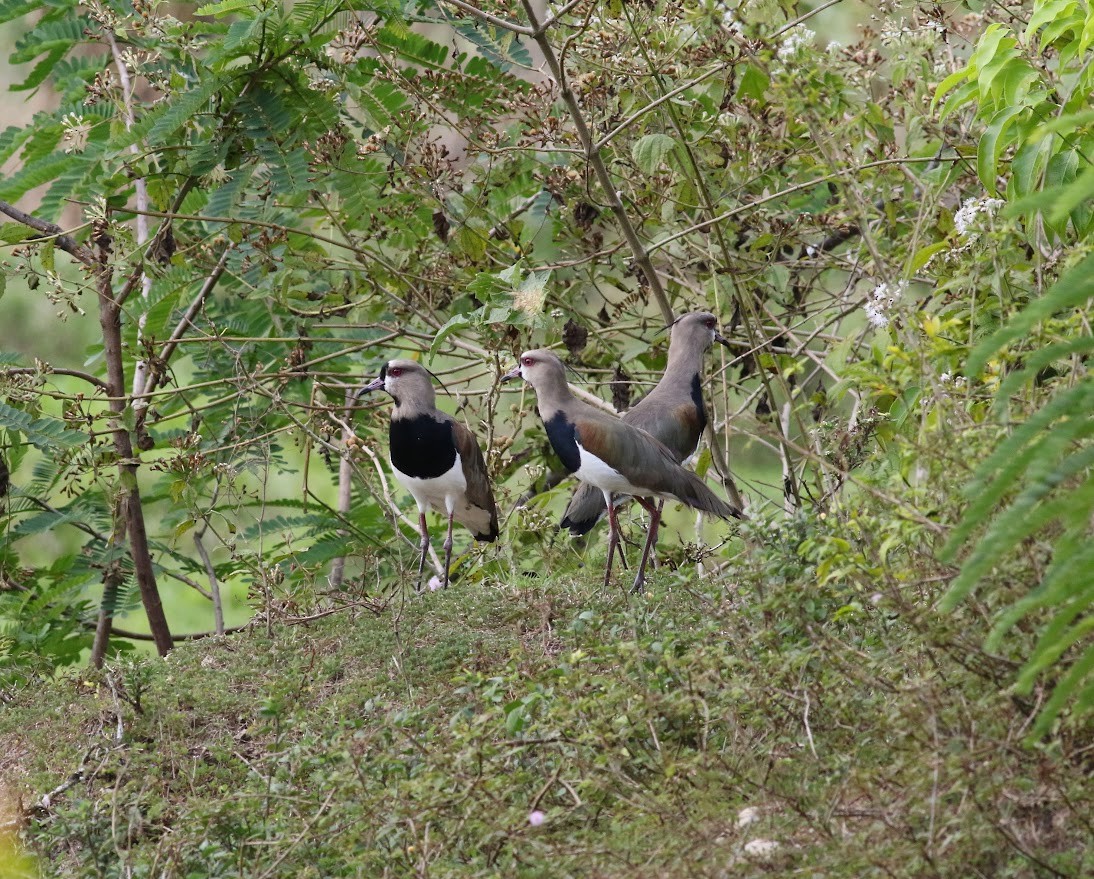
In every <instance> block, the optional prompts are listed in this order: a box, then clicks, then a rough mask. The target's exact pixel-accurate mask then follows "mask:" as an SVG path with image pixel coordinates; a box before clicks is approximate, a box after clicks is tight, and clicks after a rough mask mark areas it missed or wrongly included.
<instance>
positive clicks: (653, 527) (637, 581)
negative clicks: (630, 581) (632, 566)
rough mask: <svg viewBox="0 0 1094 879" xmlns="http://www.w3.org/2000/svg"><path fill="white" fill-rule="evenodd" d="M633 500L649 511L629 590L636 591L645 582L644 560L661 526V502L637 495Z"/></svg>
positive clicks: (646, 558) (648, 555) (648, 554)
mask: <svg viewBox="0 0 1094 879" xmlns="http://www.w3.org/2000/svg"><path fill="white" fill-rule="evenodd" d="M635 500H636V501H638V503H640V504H641V505H642V506H643V507H645V508H646V509H647V510H648V511H649V514H650V533H649V535H648V536H647V537H646V545H645V547H644V548H643V549H642V561H640V562H639V563H638V576H636V577H635V578H634V585H633V586H632V587H631V592H637V591H638V590H639V589H641V588H642V584H643V583H645V582H646V561H647V560H648V559H649V557H650V550H651V549H653V544H654V543H655V542H656V541H657V532H658V530H659V529H660V527H661V508H662V506H663V504H655V503H654V502H653V501H651V500H650V499H649V498H644V497H639V498H635Z"/></svg>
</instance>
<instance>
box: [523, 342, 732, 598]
mask: <svg viewBox="0 0 1094 879" xmlns="http://www.w3.org/2000/svg"><path fill="white" fill-rule="evenodd" d="M517 377H521V378H523V379H524V380H525V381H526V382H528V383H529V384H530V385H531V386H532V387H533V388H534V389H535V392H536V397H537V399H538V401H539V415H540V418H542V419H543V426H544V427H545V428H546V429H547V438H548V439H549V440H550V442H551V445H552V446H553V447H554V450H555V453H556V454H557V455H558V457H559V459H560V460H561V461H562V466H563V467H565V468H566V470H567V471H568V472H570V473H573V474H574V475H575V476H576V477H577V478H578V479H580V480H581V481H582V482H588V483H589V484H590V485H594V486H596V487H597V488H598V489H600V492H601V494H602V495H603V497H604V506H605V507H606V508H607V510H608V528H609V539H608V561H607V564H606V565H605V569H604V586H605V587H607V586H608V584H609V583H610V582H611V574H612V559H613V556H614V555H615V551H616V549H617V548H618V546H619V523H618V521H617V520H616V515H615V504H614V503H613V502H612V495H614V494H627V495H631V496H633V497H634V498H635V499H637V501H638V502H639V503H640V504H641V505H642V506H643V507H645V508H646V510H647V511H649V514H650V534H651V536H652V535H653V533H654V529H655V528H656V527H657V526H658V524H659V522H660V518H661V513H660V511H659V510H658V508H657V504H655V503H653V502H652V501H651V500H650V498H666V499H669V498H671V499H675V500H678V501H680V502H681V503H684V504H687V505H688V506H689V507H694V508H695V509H697V510H702V511H703V512H706V513H713V514H714V515H716V516H720V517H721V518H723V519H728V518H729V517H730V516H740V515H741V514H740V511H739V510H737V509H736V508H735V507H732V506H730V505H729V504H727V503H726V502H725V501H723V500H722V499H721V498H719V497H718V496H717V495H716V494H715V493H714V492H712V491H711V490H710V489H709V488H707V486H706V484H705V483H704V482H703V480H701V479H700V478H699V477H698V476H696V475H695V474H694V473H692V472H691V471H690V470H685V469H684V468H683V467H681V466H680V464H679V463H677V460H676V456H675V455H674V454H673V452H672V450H671V449H669V448H668V447H666V446H665V445H664V443H662V442H661V441H660V440H658V439H656V438H655V437H653V436H652V435H651V434H649V433H647V432H646V431H644V430H642V429H641V428H639V427H634V426H633V425H630V424H627V423H626V422H625V421H623V420H622V419H621V418H617V417H616V416H614V415H610V414H608V413H607V412H603V411H601V410H599V409H597V408H596V407H594V406H592V405H590V404H589V403H586V402H584V401H583V400H579V399H577V397H575V396H574V395H573V394H572V393H571V391H570V388H569V386H568V385H567V384H566V373H565V369H564V367H563V365H562V361H561V360H559V359H558V357H556V356H555V355H554V354H552V353H551V352H550V351H546V350H543V349H540V350H537V351H525V352H524V353H523V354H521V355H520V363H518V364H517V365H516V366H515V367H514V368H513V369H511V370H510V371H509V372H507V373H506V374H505V375H504V376H502V380H503V381H507V380H510V379H514V378H517ZM650 545H651V544H650V540H649V538H647V539H646V547H645V549H644V550H643V552H642V561H641V562H640V563H639V566H638V575H637V576H636V577H635V580H634V586H633V588H632V591H637V590H638V589H640V588H641V587H642V584H643V583H644V582H645V571H646V560H647V559H648V557H649V552H650Z"/></svg>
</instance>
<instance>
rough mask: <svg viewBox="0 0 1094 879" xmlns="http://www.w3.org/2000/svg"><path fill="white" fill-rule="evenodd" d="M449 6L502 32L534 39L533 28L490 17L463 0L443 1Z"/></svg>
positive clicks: (493, 16)
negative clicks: (498, 28)
mask: <svg viewBox="0 0 1094 879" xmlns="http://www.w3.org/2000/svg"><path fill="white" fill-rule="evenodd" d="M444 2H445V3H448V4H449V5H450V6H455V7H456V8H457V9H461V10H463V11H464V12H466V13H467V14H468V15H471V16H474V17H475V18H477V19H479V20H480V21H485V22H486V23H487V24H492V25H494V27H500V28H501V29H502V30H507V31H509V32H511V33H514V34H523V35H524V36H526V37H533V38H534V37H535V36H536V32H535V30H534V29H533V28H530V27H525V26H524V25H522V24H517V23H516V22H513V21H506V20H505V19H504V18H498V17H497V16H496V15H491V14H490V13H489V12H484V11H483V10H481V9H479V8H478V7H476V6H472V5H471V4H470V3H464V2H463V0H444Z"/></svg>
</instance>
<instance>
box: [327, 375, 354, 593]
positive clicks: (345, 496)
mask: <svg viewBox="0 0 1094 879" xmlns="http://www.w3.org/2000/svg"><path fill="white" fill-rule="evenodd" d="M355 399H356V394H354V392H353V391H352V390H351V389H349V388H347V389H346V399H345V409H344V411H343V419H344V420H343V422H342V448H343V449H345V448H348V447H349V439H350V437H352V436H354V433H353V428H352V427H350V421H351V420H352V419H353V403H354V401H355ZM352 499H353V462H352V461H350V458H349V455H339V456H338V512H339V513H340V514H341V515H342V516H343V518H346V517H348V516H349V511H350V502H351V501H352ZM341 533H342V534H343V535H344V536H345V537H346V538H347V541H348V538H349V532H348V531H342V532H341ZM345 579H346V556H345V555H344V554H343V555H340V556H338V558H336V559H335V560H334V561H333V562H331V568H330V586H331V589H341V588H342V583H343V582H345Z"/></svg>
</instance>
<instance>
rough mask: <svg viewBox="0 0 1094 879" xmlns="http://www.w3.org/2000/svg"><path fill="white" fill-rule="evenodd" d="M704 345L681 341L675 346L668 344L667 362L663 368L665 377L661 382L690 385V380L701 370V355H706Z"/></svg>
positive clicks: (687, 340)
mask: <svg viewBox="0 0 1094 879" xmlns="http://www.w3.org/2000/svg"><path fill="white" fill-rule="evenodd" d="M707 347H708V346H706V345H696V344H695V343H694V342H693V341H692V340H690V339H686V340H681V341H680V342H679V343H677V344H672V343H670V344H669V362H668V364H667V365H666V367H665V377H664V378H663V379H662V380H661V381H662V383H664V384H669V385H675V384H682V385H688V386H690V385H691V380H692V378H694V376H695V375H696V374H697V373H700V372H701V371H702V369H703V355H705V354H706V349H707Z"/></svg>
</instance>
